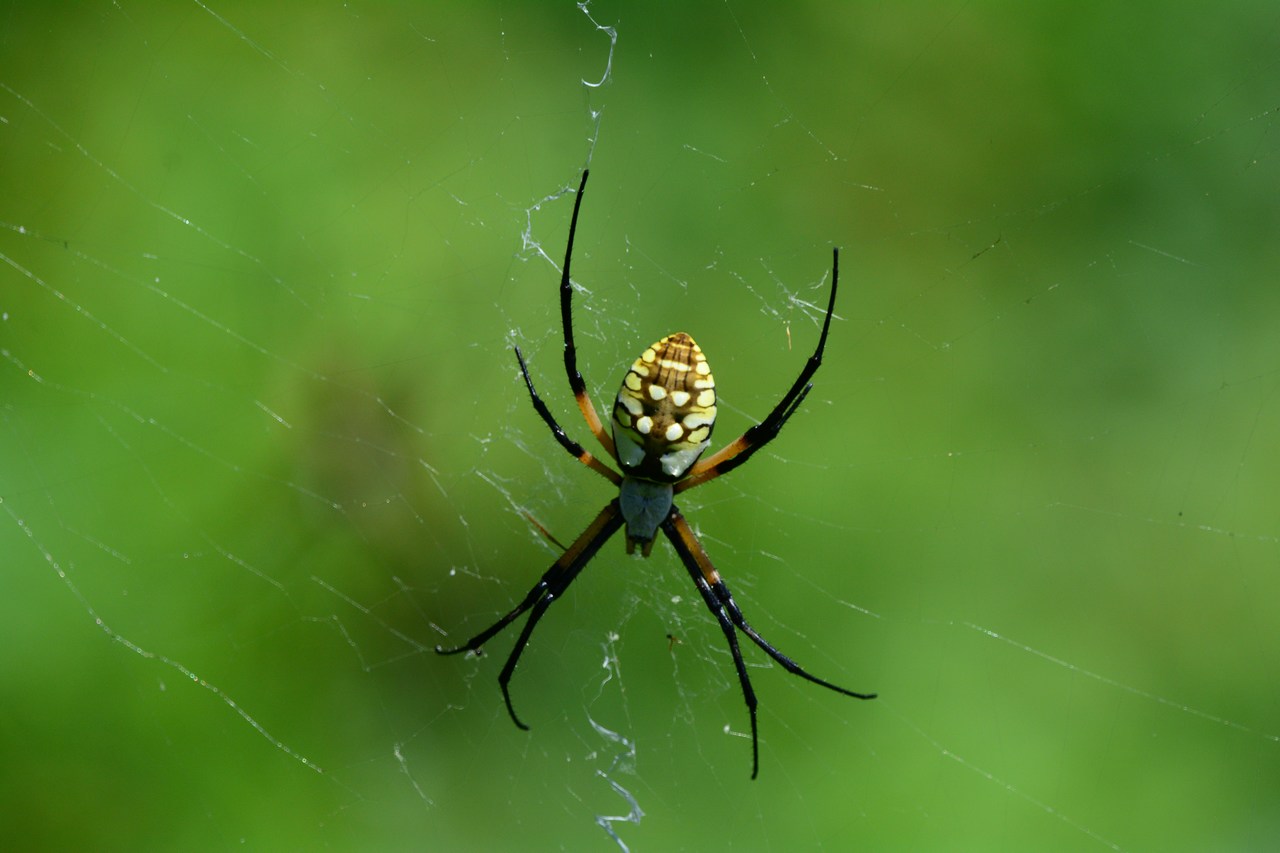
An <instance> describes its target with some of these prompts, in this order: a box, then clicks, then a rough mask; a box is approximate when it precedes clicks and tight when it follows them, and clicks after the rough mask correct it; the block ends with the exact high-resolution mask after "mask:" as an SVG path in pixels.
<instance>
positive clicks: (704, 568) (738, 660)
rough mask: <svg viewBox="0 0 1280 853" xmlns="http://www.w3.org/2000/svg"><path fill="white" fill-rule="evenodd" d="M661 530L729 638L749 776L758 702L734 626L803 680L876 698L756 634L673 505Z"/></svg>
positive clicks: (755, 766)
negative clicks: (742, 706) (742, 703)
mask: <svg viewBox="0 0 1280 853" xmlns="http://www.w3.org/2000/svg"><path fill="white" fill-rule="evenodd" d="M662 532H663V533H665V534H666V535H667V538H668V539H669V540H671V545H672V547H674V548H675V549H676V553H677V554H679V555H680V560H681V561H682V562H683V563H684V565H685V568H686V569H688V571H689V576H690V577H691V578H693V582H694V584H695V585H696V586H697V587H698V591H699V592H701V593H702V600H703V601H705V602H706V604H707V608H708V609H709V610H710V611H711V613H712V614H713V615H714V616H715V617H716V620H717V621H718V622H719V623H720V628H721V630H722V631H724V635H725V637H726V638H727V639H728V641H729V651H730V652H732V653H733V665H734V667H735V668H736V669H737V671H738V682H739V683H740V684H741V685H742V697H743V699H744V700H746V703H747V710H748V711H749V712H750V714H751V778H752V779H754V778H756V775H757V773H758V772H759V770H760V742H759V738H758V736H757V726H756V706H757V704H758V703H757V701H756V694H755V690H753V689H752V687H751V680H750V679H749V678H748V677H747V668H746V664H745V663H744V662H743V660H742V652H741V650H740V649H739V648H738V639H737V636H736V635H735V634H734V632H733V628H734V627H735V626H736V627H737V628H738V630H740V631H742V633H744V634H746V635H747V636H748V637H750V638H751V641H752V642H753V643H755V644H756V645H757V646H759V647H760V648H761V649H763V650H764V651H765V653H766V654H768V655H769V657H771V658H773V659H774V660H775V661H777V662H778V663H779V664H780V665H781V666H782V668H783V669H785V670H786V671H787V672H790V673H791V674H792V675H798V676H800V677H801V678H803V679H805V680H806V681H811V682H813V683H814V684H818V685H821V686H822V687H825V688H827V689H828V690H834V691H835V692H836V693H841V694H843V695H845V696H852V697H854V698H855V699H874V698H876V694H874V693H855V692H853V691H852V690H846V689H845V688H843V687H840V686H838V685H835V684H832V683H831V682H830V681H825V680H823V679H821V678H818V677H817V676H814V675H810V674H809V673H808V672H806V671H805V670H804V668H803V667H801V666H800V664H798V663H796V662H795V661H793V660H792V659H791V658H789V657H787V656H786V655H784V654H783V653H782V652H780V651H778V650H777V649H776V648H774V647H773V646H772V645H770V644H769V642H768V641H767V640H765V638H764V637H762V636H760V633H759V632H758V631H756V629H755V628H752V627H751V625H750V624H749V623H748V622H747V620H746V618H745V617H744V616H743V615H742V611H741V610H740V609H739V608H738V605H737V603H735V602H734V600H733V595H732V594H731V593H730V592H729V587H727V586H725V583H724V581H722V580H721V579H720V573H719V572H717V571H716V568H715V566H713V565H712V564H711V558H710V557H708V556H707V552H706V550H704V549H703V547H702V543H701V542H699V541H698V538H697V537H696V536H695V535H694V533H693V530H692V528H690V527H689V522H687V521H685V518H684V516H683V515H682V514H681V513H680V510H679V509H677V508H675V507H674V506H673V507H672V508H671V513H670V514H669V515H668V516H667V518H666V520H665V521H663V522H662Z"/></svg>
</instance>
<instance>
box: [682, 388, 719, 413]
mask: <svg viewBox="0 0 1280 853" xmlns="http://www.w3.org/2000/svg"><path fill="white" fill-rule="evenodd" d="M713 396H714V395H713ZM671 402H672V403H673V404H675V406H676V408H679V409H683V408H684V407H685V406H686V405H688V403H689V392H688V391H672V392H671Z"/></svg>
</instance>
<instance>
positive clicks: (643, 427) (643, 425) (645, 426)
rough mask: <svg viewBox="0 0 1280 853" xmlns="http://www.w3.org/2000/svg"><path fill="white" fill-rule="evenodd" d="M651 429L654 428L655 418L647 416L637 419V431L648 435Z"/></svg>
mask: <svg viewBox="0 0 1280 853" xmlns="http://www.w3.org/2000/svg"><path fill="white" fill-rule="evenodd" d="M651 429H653V418H651V417H648V416H645V417H643V418H640V420H638V421H636V432H638V433H640V434H641V435H648V434H649V430H651Z"/></svg>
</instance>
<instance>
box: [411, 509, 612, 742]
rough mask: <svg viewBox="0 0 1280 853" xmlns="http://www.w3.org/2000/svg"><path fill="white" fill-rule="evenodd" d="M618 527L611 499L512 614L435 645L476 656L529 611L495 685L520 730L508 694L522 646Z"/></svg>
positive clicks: (445, 650)
mask: <svg viewBox="0 0 1280 853" xmlns="http://www.w3.org/2000/svg"><path fill="white" fill-rule="evenodd" d="M621 526H622V514H621V512H619V510H618V499H617V498H614V499H613V500H611V501H609V503H608V504H607V505H606V506H605V508H604V509H603V510H601V511H600V514H599V515H597V516H596V519H595V521H593V522H591V525H590V526H589V527H588V528H587V529H586V530H584V531H583V532H582V535H581V536H579V537H578V538H577V540H575V541H574V543H573V544H572V545H570V546H569V550H567V551H565V552H564V553H563V554H561V555H560V559H558V560H556V561H555V562H554V563H552V564H551V568H549V569H547V570H546V572H544V573H543V575H542V577H541V579H539V580H538V582H537V583H536V584H534V585H533V589H531V590H529V592H528V594H527V595H525V597H524V600H523V601H521V602H520V603H519V604H518V605H516V606H515V607H514V608H513V609H512V610H511V612H509V613H507V615H505V616H503V617H502V618H501V619H499V620H498V621H497V622H494V623H493V624H492V625H490V626H489V627H488V628H486V629H484V630H483V631H481V632H480V633H479V634H476V635H475V636H474V637H472V638H471V639H470V640H467V641H466V642H465V643H463V644H462V645H460V646H454V647H450V648H446V647H444V646H436V653H437V654H442V655H456V654H458V653H459V652H468V651H470V652H476V653H477V654H479V652H480V647H481V646H483V645H484V644H485V643H486V642H488V641H489V639H490V638H492V637H493V636H494V635H495V634H497V633H498V632H499V631H501V630H502V629H503V628H505V627H507V626H508V625H510V624H511V623H512V622H514V621H515V620H516V619H517V618H519V617H520V616H521V615H522V614H523V613H525V611H529V619H528V621H526V622H525V624H524V628H523V629H521V631H520V636H519V638H518V639H517V640H516V645H515V648H513V649H512V650H511V655H510V656H509V657H508V658H507V663H506V665H505V666H503V667H502V672H501V673H499V674H498V686H499V687H500V688H501V689H502V698H503V700H504V701H505V702H506V703H507V713H509V714H510V715H511V721H512V722H514V723H515V724H516V725H517V726H518V727H519V728H522V729H525V730H528V728H529V727H528V726H526V725H525V724H524V723H522V722H520V718H519V717H517V716H516V712H515V708H513V707H512V705H511V691H510V689H509V688H508V685H509V684H510V682H511V676H512V675H513V674H514V673H515V671H516V664H518V663H519V662H520V655H521V653H522V652H524V648H525V646H527V645H528V644H529V637H530V636H532V635H533V629H534V627H535V626H537V624H538V620H539V619H541V618H542V614H543V613H545V612H546V610H547V608H548V607H550V606H551V604H552V602H554V601H555V600H556V599H557V598H559V597H560V596H561V595H563V594H564V591H565V590H566V589H568V588H569V584H571V583H573V580H574V578H576V577H577V576H578V573H579V572H581V571H582V569H583V567H584V566H586V564H587V563H589V562H590V561H591V558H592V557H594V556H595V555H596V552H597V551H599V550H600V548H601V546H603V545H604V543H606V542H608V541H609V537H611V536H613V534H614V533H617V532H618V528H619V527H621Z"/></svg>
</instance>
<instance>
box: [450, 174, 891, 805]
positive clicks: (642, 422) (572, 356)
mask: <svg viewBox="0 0 1280 853" xmlns="http://www.w3.org/2000/svg"><path fill="white" fill-rule="evenodd" d="M588 174H589V172H588V171H587V170H583V172H582V183H581V184H580V185H579V186H578V195H577V198H576V199H575V200H574V203H573V217H572V219H571V220H570V222H569V240H568V245H567V247H566V248H565V255H564V268H563V269H562V271H561V274H560V318H561V322H562V325H563V327H564V366H565V373H566V374H567V375H568V377H569V388H570V390H572V391H573V396H574V400H575V401H576V402H577V404H578V409H579V411H580V412H581V413H582V417H583V420H585V421H586V423H587V427H588V429H590V430H591V432H592V434H593V435H594V436H595V437H596V440H597V441H599V442H600V445H601V447H603V448H604V450H605V452H606V453H607V454H608V455H609V456H610V457H612V459H613V460H614V461H615V462H616V463H617V464H618V467H619V468H621V469H622V473H621V474H619V473H617V472H616V471H614V470H613V469H612V468H610V467H609V466H608V465H606V464H604V463H603V462H602V461H600V460H599V459H597V458H596V457H595V456H593V455H591V453H590V452H589V451H587V450H586V449H585V448H583V447H582V445H580V444H578V442H576V441H574V440H573V439H572V438H570V437H569V435H568V434H567V433H566V432H565V431H564V428H563V427H562V426H560V424H559V423H558V422H557V421H556V419H555V417H554V416H553V415H552V414H551V410H550V409H548V408H547V404H546V403H544V402H543V401H542V398H541V397H539V396H538V392H537V391H536V390H535V389H534V386H533V379H532V377H530V375H529V367H528V365H527V364H525V360H524V355H523V354H521V352H520V348H519V347H516V348H515V352H516V361H517V362H519V364H520V373H521V375H522V376H523V377H524V383H525V387H526V388H528V390H529V397H530V399H531V400H532V402H533V408H534V411H536V412H537V413H538V416H539V417H541V418H542V421H543V423H545V424H546V425H547V427H548V428H549V429H550V430H551V434H552V435H553V436H554V437H555V439H556V441H557V442H559V443H560V446H561V447H563V448H564V449H565V450H566V451H568V453H569V454H570V455H571V456H573V457H574V458H576V459H577V460H578V461H579V462H581V463H582V464H583V465H586V466H587V467H588V468H590V469H591V470H593V471H595V472H596V473H597V474H599V475H600V476H602V477H604V478H605V479H606V480H608V481H609V482H611V483H613V484H614V485H615V486H617V487H618V497H616V498H614V499H613V500H611V501H609V503H607V504H606V505H605V507H604V509H602V510H601V511H600V514H599V515H597V516H596V519H595V521H593V522H591V524H590V525H589V526H588V527H587V529H586V530H585V531H583V533H582V535H580V536H579V537H578V538H577V539H576V540H575V541H574V543H573V544H572V545H570V546H569V548H568V549H567V550H566V551H565V552H564V554H562V555H561V556H560V558H559V559H558V560H556V561H555V563H553V564H552V565H551V568H549V569H547V571H546V572H544V573H543V575H542V578H541V579H540V580H539V581H538V582H537V583H536V584H534V585H533V588H532V589H530V590H529V592H528V593H527V594H526V595H525V597H524V599H523V600H522V601H521V602H520V603H519V604H518V605H516V606H515V607H514V608H512V610H511V611H509V612H508V613H507V614H506V615H505V616H503V617H502V618H500V619H499V620H498V621H497V622H495V623H494V624H492V625H490V626H489V627H488V628H486V629H485V630H483V631H481V632H480V633H479V634H477V635H475V636H474V637H472V638H471V639H470V640H468V641H467V642H466V643H464V644H462V645H460V646H455V647H451V648H446V647H443V646H436V651H437V652H438V653H440V654H443V655H451V654H457V653H459V652H466V651H472V652H476V653H477V654H478V653H479V652H480V647H481V646H483V645H484V644H485V643H486V642H487V641H488V640H489V639H490V638H492V637H493V636H494V635H495V634H497V633H498V632H499V631H501V630H502V629H503V628H505V627H507V626H508V625H510V624H511V623H512V622H513V621H515V620H516V619H517V618H519V617H520V616H521V615H523V614H524V613H526V612H527V613H528V614H529V618H528V620H527V621H526V622H525V624H524V628H523V629H521V631H520V636H519V638H518V639H517V640H516V644H515V647H514V648H513V649H512V651H511V655H510V656H509V657H508V658H507V662H506V664H505V665H504V666H503V667H502V672H500V673H499V674H498V686H499V687H500V688H501V689H502V698H503V701H504V702H506V705H507V713H508V714H510V715H511V720H512V721H513V722H514V723H515V724H516V725H517V726H519V727H520V728H522V729H527V728H528V726H526V725H525V724H524V723H522V722H520V718H519V717H517V716H516V712H515V708H514V707H513V706H512V704H511V691H510V687H509V685H510V682H511V677H512V675H513V674H514V673H515V669H516V665H517V664H518V663H519V661H520V655H521V653H522V652H523V651H524V649H525V647H526V646H527V645H528V643H529V638H530V636H532V634H533V629H534V627H535V626H536V625H537V624H538V620H540V619H541V618H542V615H543V614H544V613H545V612H546V610H547V608H548V607H550V606H551V604H552V602H554V601H555V600H556V599H558V598H559V597H560V596H562V595H563V594H564V592H565V590H566V589H568V588H569V584H571V583H573V580H574V578H576V577H577V576H578V573H579V572H581V571H582V569H583V568H584V567H585V566H586V564H587V563H589V562H590V561H591V559H592V557H594V556H595V555H596V552H598V551H599V550H600V548H601V546H603V545H604V544H605V542H607V541H608V540H609V539H610V537H612V536H613V534H615V533H617V532H618V530H619V529H620V528H621V527H623V525H624V524H625V526H626V533H625V535H626V540H627V553H628V554H630V553H633V552H634V551H635V548H636V546H637V545H639V546H640V553H641V555H642V556H644V557H648V556H649V554H650V553H651V552H652V550H653V543H654V540H656V539H657V536H658V531H659V530H661V531H662V532H663V534H664V535H665V536H666V537H667V540H668V541H669V542H670V543H671V546H672V548H674V549H675V552H676V554H677V556H679V557H680V560H681V562H683V563H684V565H685V568H686V569H687V570H688V572H689V577H690V578H691V579H692V580H693V583H694V585H695V586H696V587H697V588H698V591H699V592H700V593H701V594H702V599H703V602H704V603H705V604H706V605H707V609H708V610H710V611H711V614H712V615H713V616H714V617H715V618H716V621H717V622H718V623H719V624H720V629H721V631H722V632H723V633H724V636H725V640H726V642H727V643H728V645H729V651H730V653H731V654H732V655H733V665H734V669H735V670H736V671H737V674H738V684H739V685H740V686H741V688H742V697H743V700H744V701H745V702H746V705H747V710H748V712H749V713H750V715H751V778H752V779H754V778H756V775H757V773H759V770H760V739H759V735H758V730H757V721H756V708H757V705H758V702H757V700H756V694H755V690H754V688H752V686H751V679H750V678H749V677H748V675H747V667H746V663H745V662H744V661H743V659H742V651H741V649H740V648H739V647H738V636H737V634H736V633H735V629H736V630H737V631H741V632H742V633H743V634H744V635H745V636H746V637H747V638H748V639H749V640H751V642H753V643H755V644H756V645H757V646H759V647H760V649H761V650H763V651H764V652H765V654H767V655H769V657H771V658H773V660H774V661H776V662H777V663H778V664H779V665H780V666H781V667H782V668H783V669H785V670H786V671H787V672H790V673H791V674H792V675H796V676H799V677H800V678H803V679H805V680H806V681H809V682H811V683H813V684H817V685H819V686H821V687H825V688H827V689H828V690H832V691H834V692H836V693H841V694H843V695H845V696H852V697H854V698H855V699H874V698H875V695H876V694H874V693H855V692H853V691H852V690H846V689H845V688H843V687H839V686H837V685H835V684H832V683H831V682H829V681H824V680H823V679H821V678H818V677H816V676H814V675H810V674H809V673H808V672H806V671H805V670H804V669H803V668H802V667H801V666H800V665H799V664H798V663H796V662H795V661H793V660H792V659H791V658H789V657H787V656H786V655H784V654H783V653H782V652H780V651H778V650H777V649H776V648H774V647H773V646H772V645H770V644H769V642H768V641H767V640H765V639H764V637H762V636H760V634H759V632H757V631H756V629H755V628H753V627H751V625H750V623H748V622H747V620H746V617H744V616H743V615H742V611H741V610H740V609H739V608H738V605H737V603H736V602H734V600H733V595H732V594H730V592H729V588H728V587H727V586H726V585H725V583H724V581H723V580H721V578H720V573H719V572H717V571H716V568H715V566H714V565H712V563H711V558H710V557H708V556H707V552H706V551H705V550H704V549H703V547H702V543H701V542H699V541H698V537H697V536H695V535H694V533H693V529H692V528H691V527H690V526H689V522H687V521H686V520H685V518H684V515H683V514H682V513H681V512H680V510H679V508H678V507H676V505H675V496H676V495H677V494H679V493H681V492H684V491H687V490H689V489H692V488H694V487H695V486H700V485H702V484H703V483H706V482H709V481H710V480H714V479H715V478H716V477H719V476H722V475H724V474H727V473H728V472H729V471H732V470H733V469H734V468H736V467H738V466H739V465H741V464H742V463H743V462H746V461H747V460H748V459H749V458H751V456H752V454H754V453H755V452H756V451H757V450H759V449H760V448H761V447H764V446H765V445H766V444H768V443H769V442H770V441H772V440H773V439H774V438H776V437H777V435H778V433H779V432H780V431H781V429H782V426H783V424H785V423H786V422H787V420H788V419H789V418H790V417H791V416H792V415H793V414H795V412H796V409H798V408H799V407H800V404H801V403H802V402H803V401H804V398H805V395H807V394H808V393H809V390H810V389H811V388H812V387H813V386H812V385H811V384H810V382H809V380H810V379H812V378H813V375H814V373H816V372H817V370H818V366H819V365H820V364H821V363H822V351H823V349H824V348H825V346H826V343H827V332H828V331H829V330H830V328H831V315H832V312H833V311H834V310H835V305H836V284H837V282H838V280H839V270H840V267H839V263H840V250H839V249H834V250H832V255H831V296H830V298H829V301H828V302H827V312H826V316H825V317H824V319H823V321H822V334H821V335H820V336H819V337H818V345H817V348H816V349H815V350H814V352H813V355H812V356H810V357H809V360H808V361H807V362H805V366H804V368H803V369H802V370H801V371H800V376H799V377H798V378H797V379H796V381H795V382H794V383H792V385H791V388H790V390H788V391H787V393H786V394H785V395H783V397H782V400H781V401H779V402H778V404H777V405H776V406H774V408H773V411H771V412H770V413H769V414H768V415H767V416H766V417H765V418H764V420H762V421H760V422H759V423H757V424H755V425H754V426H752V427H750V428H749V429H748V430H747V431H746V432H744V433H743V434H742V435H741V436H739V437H738V438H737V439H735V440H734V441H733V442H732V443H730V444H728V445H726V446H725V447H723V448H721V449H720V450H719V451H717V452H715V453H713V454H712V455H711V456H710V457H708V458H707V459H702V458H701V457H702V454H703V451H705V450H706V449H707V445H708V444H709V443H710V441H711V431H712V429H713V428H714V427H715V421H716V383H715V378H714V377H713V376H712V375H711V367H710V366H709V365H708V364H707V359H706V356H704V355H703V354H702V350H701V348H699V347H698V345H697V344H696V343H694V340H693V338H691V337H689V335H687V334H685V333H684V332H676V333H675V334H673V335H668V336H667V337H665V338H663V339H662V340H660V341H658V342H657V343H655V344H653V345H652V346H650V347H648V348H647V349H645V351H644V352H643V353H641V354H640V357H639V358H637V359H636V360H635V362H634V363H633V364H632V365H631V367H630V368H628V370H627V374H626V376H624V377H623V380H622V387H621V388H620V389H619V390H618V396H617V398H616V400H615V402H614V405H613V416H612V418H610V423H611V426H612V430H611V432H612V435H610V433H608V432H605V429H604V424H603V423H602V422H601V420H600V415H599V414H598V413H597V412H596V408H595V404H594V403H592V401H591V397H590V395H589V394H588V393H587V384H586V381H585V380H584V379H583V378H582V374H581V373H579V372H578V354H577V348H576V347H575V346H574V342H573V315H572V304H573V285H572V283H571V281H570V278H569V262H570V261H571V260H572V258H573V238H574V234H575V232H576V231H577V228H578V211H579V209H580V208H581V206H582V195H583V193H584V192H585V190H586V188H587V175H588Z"/></svg>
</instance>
